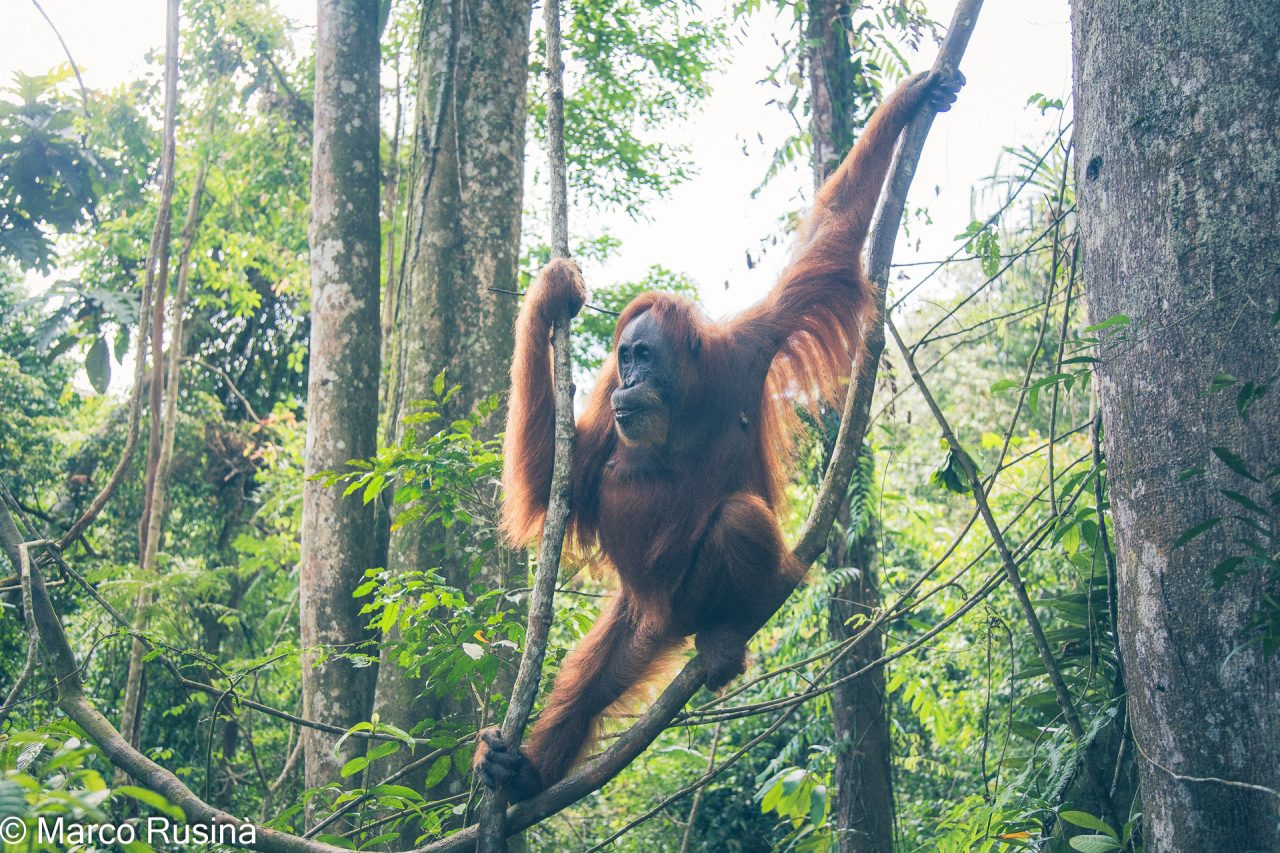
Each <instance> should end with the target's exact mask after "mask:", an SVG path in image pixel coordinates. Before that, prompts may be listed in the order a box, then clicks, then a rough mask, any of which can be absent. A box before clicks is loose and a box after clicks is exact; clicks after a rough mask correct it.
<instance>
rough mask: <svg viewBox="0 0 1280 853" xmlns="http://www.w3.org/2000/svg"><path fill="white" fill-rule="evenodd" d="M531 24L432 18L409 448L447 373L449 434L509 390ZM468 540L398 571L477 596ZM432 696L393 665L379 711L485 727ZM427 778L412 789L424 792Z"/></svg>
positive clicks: (500, 570) (396, 394) (406, 363)
mask: <svg viewBox="0 0 1280 853" xmlns="http://www.w3.org/2000/svg"><path fill="white" fill-rule="evenodd" d="M531 10H532V7H531V6H530V5H529V4H528V3H522V2H517V0H481V2H478V3H472V4H468V5H465V6H464V5H462V4H460V3H458V2H456V0H442V2H439V3H434V4H429V5H428V6H427V7H426V8H425V10H424V12H423V16H422V35H421V42H420V46H419V55H418V102H417V110H416V111H417V115H416V128H417V131H416V144H417V146H418V150H417V152H416V156H415V158H414V160H415V173H414V175H413V176H412V187H411V190H410V194H409V201H408V226H407V228H406V231H405V241H406V243H405V260H404V267H403V270H402V271H401V275H402V277H403V278H402V281H401V286H400V288H399V293H400V296H399V302H398V304H397V305H396V306H395V317H394V318H393V320H392V329H393V335H394V340H393V342H392V346H391V352H392V353H393V356H392V358H393V359H394V364H393V370H394V376H393V378H392V381H391V384H390V387H391V396H392V399H391V401H390V402H389V409H390V412H391V424H392V429H393V430H394V432H395V438H396V440H399V439H400V438H402V437H403V434H404V421H403V419H404V416H405V415H406V414H410V413H411V412H412V411H413V408H412V406H413V404H414V403H415V402H417V401H420V400H425V399H429V398H431V397H432V391H431V384H432V380H433V379H434V377H435V376H436V374H438V373H439V372H440V371H441V370H445V371H446V381H447V384H449V385H454V384H458V385H461V386H462V387H461V391H460V392H459V393H458V394H457V395H456V396H455V397H454V398H453V399H452V400H451V401H450V403H449V405H448V406H447V407H446V409H445V422H448V420H449V419H451V418H456V417H461V416H463V415H465V414H467V413H468V412H470V411H471V410H472V409H473V408H474V406H475V405H476V403H477V402H478V401H480V400H483V399H485V398H486V397H488V396H489V395H491V394H493V393H495V392H499V391H503V390H504V389H505V388H506V386H507V382H508V378H507V374H508V370H509V369H510V364H511V353H512V347H513V337H512V327H513V324H514V322H515V316H516V310H517V308H518V301H517V299H516V297H514V296H513V295H511V293H509V292H508V293H501V292H497V291H495V288H497V289H500V290H504V291H516V290H518V289H519V286H518V279H517V272H518V262H519V254H520V220H521V215H522V212H523V208H522V204H523V191H524V149H525V114H526V98H527V81H528V62H529V25H530V20H531V14H532V12H531ZM500 424H501V417H500V414H499V415H498V416H495V417H494V418H493V419H492V420H491V421H490V423H489V426H488V431H489V433H490V434H493V433H495V432H496V431H497V430H498V429H500ZM456 530H457V528H454V531H456ZM454 531H451V532H447V533H446V531H443V530H441V529H440V528H439V527H437V526H426V525H423V524H420V523H414V524H407V525H405V526H404V527H401V528H399V529H397V530H395V531H394V532H393V533H392V536H391V542H390V548H389V555H388V560H387V562H388V569H389V570H390V571H392V572H393V573H399V572H405V571H411V570H423V569H428V568H432V567H442V568H443V574H444V575H445V577H446V579H447V580H448V581H449V582H450V583H451V584H453V585H455V586H458V587H459V588H466V587H467V586H468V585H469V584H470V581H471V578H470V577H469V567H468V560H467V558H466V556H465V555H464V554H461V553H459V551H460V548H459V546H458V544H457V543H456V541H455V539H454ZM463 535H465V533H463ZM522 556H523V555H515V554H511V553H510V552H503V551H502V549H501V548H499V549H497V552H496V553H495V556H494V557H493V558H492V559H491V563H492V566H491V567H487V568H486V572H489V573H491V575H492V576H491V577H487V578H486V579H485V582H486V584H487V585H488V586H489V587H494V586H498V585H506V586H510V585H513V584H511V583H510V581H511V580H512V578H511V577H509V576H507V575H510V574H511V573H512V572H513V571H514V572H516V573H518V574H519V575H520V577H519V578H518V581H519V582H518V583H515V584H514V585H515V586H522V585H524V583H523V581H524V576H523V569H524V561H523V559H522ZM389 639H394V637H392V638H389ZM422 688H423V679H422V678H421V677H414V676H413V675H411V674H410V673H408V672H407V671H406V670H403V669H401V668H400V667H399V666H398V665H397V664H396V662H395V660H394V658H389V657H388V656H387V655H386V653H385V652H384V657H383V665H382V667H381V668H380V671H379V675H378V690H377V703H376V704H377V708H378V713H379V715H380V718H381V719H382V720H383V721H385V722H389V723H392V724H394V725H397V726H400V727H402V728H404V729H406V730H408V729H411V728H413V726H414V725H416V724H417V723H419V722H421V721H422V720H423V719H426V718H431V719H437V720H439V719H444V718H447V717H456V716H458V715H460V714H466V715H467V719H466V723H467V724H468V725H471V724H474V723H476V722H478V720H476V719H471V717H472V716H473V712H474V710H475V709H474V708H472V707H471V703H470V702H467V703H465V704H462V703H451V702H445V703H440V702H434V701H428V700H426V699H424V698H423V697H422V696H421V693H422ZM409 757H410V756H408V755H397V756H392V757H391V758H389V759H387V760H385V761H383V762H379V766H378V772H379V773H381V772H383V771H389V770H393V769H396V768H398V767H399V766H401V765H402V764H403V763H404V762H405V761H406V760H408V758H409ZM375 775H377V774H375ZM422 775H423V774H422V772H419V773H416V774H414V775H412V776H410V777H408V778H406V779H405V780H402V782H401V784H408V785H415V786H416V785H420V784H421V781H422ZM453 781H454V782H457V780H453ZM408 837H409V840H412V838H413V837H416V835H414V834H409V835H408Z"/></svg>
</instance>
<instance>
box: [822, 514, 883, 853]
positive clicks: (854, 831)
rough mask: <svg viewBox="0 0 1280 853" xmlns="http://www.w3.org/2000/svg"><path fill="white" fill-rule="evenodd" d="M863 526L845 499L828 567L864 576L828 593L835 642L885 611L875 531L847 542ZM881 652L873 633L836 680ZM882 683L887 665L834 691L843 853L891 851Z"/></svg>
mask: <svg viewBox="0 0 1280 853" xmlns="http://www.w3.org/2000/svg"><path fill="white" fill-rule="evenodd" d="M858 524H859V521H858V519H856V518H851V517H850V512H849V499H848V498H846V499H845V504H844V506H842V507H841V508H840V512H839V516H838V525H837V533H836V535H835V536H833V537H832V539H833V541H832V544H831V547H830V548H828V550H827V570H828V571H831V570H834V569H839V568H844V567H855V568H857V569H859V573H858V576H857V577H855V578H852V579H850V580H849V581H847V582H846V583H843V584H841V585H840V586H838V587H836V589H835V590H833V591H832V593H831V602H830V604H829V605H828V610H827V625H828V630H829V631H830V634H831V639H833V640H837V641H838V640H844V639H847V638H849V637H851V636H853V635H854V634H856V633H858V631H859V627H858V623H857V622H855V623H854V624H853V627H850V625H849V621H850V620H851V619H855V618H856V617H859V616H861V617H863V619H864V620H865V618H867V617H869V616H871V614H872V613H873V611H874V610H875V609H876V608H877V607H879V606H880V588H879V581H880V578H879V575H878V573H877V571H876V569H875V553H876V535H875V529H874V527H873V526H872V525H870V524H868V525H867V528H866V530H865V532H863V533H862V534H861V535H857V536H854V537H853V542H852V544H851V545H849V546H848V547H846V545H845V541H844V538H843V534H844V533H845V531H847V530H849V529H850V528H851V527H853V526H857V525H858ZM883 652H884V644H883V640H882V639H881V637H880V634H879V633H878V632H876V633H872V634H871V635H870V636H868V637H867V638H866V639H864V640H862V641H861V642H860V643H858V645H857V646H855V647H854V648H853V650H852V651H850V652H849V654H847V655H845V657H844V658H843V659H842V660H841V661H840V662H839V663H837V664H836V668H835V669H834V670H833V672H832V676H833V677H834V678H839V677H840V676H843V675H848V674H849V673H852V672H857V671H858V670H860V669H862V668H863V667H864V666H866V665H867V664H868V663H870V662H871V661H873V660H876V659H877V658H879V657H880V655H881V654H883ZM884 681H885V679H884V667H883V666H879V667H876V668H875V669H873V670H871V671H870V672H868V673H867V674H866V675H865V676H863V677H861V678H858V679H855V680H853V681H850V682H849V683H847V684H845V685H842V686H841V687H839V688H837V689H836V690H834V691H832V693H831V713H832V721H833V726H834V728H835V745H836V747H835V748H836V766H835V770H834V772H833V775H834V779H833V781H834V783H835V799H834V802H833V804H832V806H833V809H832V814H833V818H834V821H835V830H836V838H837V840H838V842H839V845H840V846H839V849H840V851H841V853H887V851H890V850H892V849H893V817H894V810H893V761H892V751H891V750H892V744H891V742H890V739H889V716H888V713H887V711H886V706H885V695H884Z"/></svg>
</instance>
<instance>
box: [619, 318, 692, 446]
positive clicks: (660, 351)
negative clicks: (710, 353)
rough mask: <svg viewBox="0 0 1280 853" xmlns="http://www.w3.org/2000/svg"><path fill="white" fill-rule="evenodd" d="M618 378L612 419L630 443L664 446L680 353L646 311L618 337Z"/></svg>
mask: <svg viewBox="0 0 1280 853" xmlns="http://www.w3.org/2000/svg"><path fill="white" fill-rule="evenodd" d="M617 355H618V379H619V380H620V381H621V387H619V388H618V390H616V391H614V392H613V398H612V401H611V402H612V403H613V419H614V423H615V424H616V426H617V429H618V435H619V436H620V437H621V438H622V440H623V442H624V443H626V444H628V445H630V446H642V447H661V446H662V445H663V444H665V443H666V441H667V429H668V426H669V423H670V406H671V405H672V403H673V402H674V399H675V395H676V391H677V385H678V383H677V367H678V365H677V362H676V359H677V355H676V352H675V351H674V349H673V348H672V346H671V343H670V342H669V341H668V340H667V339H666V337H665V336H664V335H663V333H662V327H661V326H660V325H659V323H658V322H657V321H656V320H654V319H653V317H652V316H651V315H650V314H648V313H644V314H641V315H640V316H639V317H637V318H636V319H635V320H633V321H631V322H630V323H628V324H627V326H626V328H624V329H623V330H622V334H621V335H620V336H619V338H618V350H617Z"/></svg>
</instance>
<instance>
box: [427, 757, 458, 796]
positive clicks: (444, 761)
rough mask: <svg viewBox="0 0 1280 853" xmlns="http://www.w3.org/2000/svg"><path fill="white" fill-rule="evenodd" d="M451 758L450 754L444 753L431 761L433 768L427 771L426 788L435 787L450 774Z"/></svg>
mask: <svg viewBox="0 0 1280 853" xmlns="http://www.w3.org/2000/svg"><path fill="white" fill-rule="evenodd" d="M450 765H451V759H450V758H449V756H448V755H442V756H440V757H439V758H437V759H436V760H435V761H433V762H432V763H431V769H430V770H428V771H427V778H426V781H425V782H423V787H424V788H434V787H435V786H436V785H439V784H440V782H441V781H442V780H443V779H444V777H446V776H448V775H449V767H450Z"/></svg>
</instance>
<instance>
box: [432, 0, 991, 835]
mask: <svg viewBox="0 0 1280 853" xmlns="http://www.w3.org/2000/svg"><path fill="white" fill-rule="evenodd" d="M552 2H554V0H552ZM549 5H550V4H549ZM981 7H982V0H965V2H962V3H961V4H960V6H959V7H958V8H957V9H956V13H955V16H954V17H953V19H952V21H951V27H950V29H949V30H948V33H947V37H946V38H945V39H944V40H943V43H942V46H941V48H940V50H939V54H938V59H937V62H936V63H935V64H934V69H935V70H952V71H954V70H955V68H956V66H957V65H958V64H959V62H960V57H961V56H962V55H963V54H964V49H965V47H966V46H967V45H968V42H969V36H970V35H971V34H972V32H973V27H974V24H975V23H976V21H977V16H978V11H979V9H981ZM932 123H933V114H932V113H930V112H928V111H924V112H922V113H921V114H920V115H919V116H917V117H916V118H915V119H914V120H913V121H912V123H911V124H910V125H909V126H908V128H907V130H906V133H905V135H904V138H903V141H902V143H901V145H900V147H899V151H898V155H897V156H896V157H895V159H894V164H893V168H892V171H891V173H890V178H889V182H888V192H887V194H886V196H885V199H884V202H883V203H882V205H881V209H880V215H879V217H878V218H877V225H876V228H875V232H874V236H873V239H872V248H871V251H872V253H873V254H872V258H871V263H870V264H869V265H868V268H869V271H870V273H871V275H872V276H873V278H872V280H873V281H876V280H879V281H883V280H885V279H886V278H887V277H888V269H889V264H890V263H891V262H892V254H893V243H894V242H895V240H896V238H897V230H898V225H899V223H900V222H901V220H902V211H903V209H904V207H905V205H906V195H907V190H908V189H909V187H910V185H911V179H912V178H913V177H914V175H915V169H916V163H917V162H918V161H919V158H920V152H921V150H922V149H923V147H924V140H925V137H926V136H927V135H928V132H929V127H930V126H931V125H932ZM876 276H878V277H879V278H878V279H877V278H876ZM879 298H880V299H881V300H883V296H880V297H879ZM882 304H883V302H882ZM877 329H878V331H877ZM877 336H878V337H879V339H880V344H879V348H880V349H883V347H884V331H883V329H879V324H877V325H876V328H873V329H872V330H869V334H868V338H867V347H868V354H870V352H871V350H872V348H873V347H874V346H875V339H876V337H877ZM877 358H878V353H877ZM868 360H870V359H868ZM865 367H866V365H855V368H865ZM868 373H869V371H868V370H865V369H860V370H857V371H856V375H857V376H858V381H857V382H855V384H854V385H853V387H851V388H850V390H849V393H848V394H847V395H846V398H845V405H844V409H843V411H842V414H841V423H840V430H839V432H838V433H837V436H836V447H835V451H834V452H833V454H832V457H831V462H830V464H829V465H828V466H827V473H826V475H825V476H824V477H823V481H822V485H821V487H820V488H819V491H818V495H817V498H816V499H815V501H814V508H813V510H812V511H811V512H810V515H809V519H808V521H807V522H806V523H805V526H804V529H803V531H802V532H801V534H800V538H799V541H798V542H797V544H796V546H795V548H793V550H792V553H793V555H794V556H795V558H796V559H797V560H799V561H800V562H801V563H802V564H804V565H810V564H812V563H813V561H814V560H815V559H817V557H818V555H819V554H821V553H822V551H823V549H824V548H825V547H826V541H827V536H828V535H829V533H830V530H831V525H832V523H833V522H834V520H835V509H836V505H837V504H838V503H839V499H840V496H841V495H842V494H843V493H844V491H845V490H846V489H847V488H848V485H849V477H850V476H851V475H852V473H853V469H854V467H855V465H856V463H857V457H858V452H859V450H860V448H861V446H862V438H863V436H864V435H865V433H866V419H865V417H864V418H861V419H858V421H859V422H858V423H854V422H853V421H854V420H855V418H854V413H855V412H856V411H858V410H859V409H860V408H868V409H869V407H870V401H871V393H872V391H873V390H874V384H875V383H874V381H869V380H868V379H867V378H865V377H866V376H867V374H868ZM855 439H856V441H855ZM704 678H705V671H704V668H703V664H702V661H701V659H700V658H699V657H694V658H693V660H691V661H690V662H689V663H688V664H686V665H685V667H684V669H683V670H681V672H680V674H679V675H677V676H676V677H675V679H674V680H673V681H672V682H671V684H669V685H668V686H667V688H666V690H664V691H663V692H662V695H661V696H659V697H658V699H657V701H656V702H654V704H653V705H652V706H650V708H649V710H648V711H646V712H645V714H644V715H643V716H642V717H641V718H640V720H639V721H638V722H637V723H636V724H635V725H633V726H632V727H631V728H630V729H628V730H627V731H626V732H624V733H623V734H622V736H621V737H619V738H618V739H617V740H616V741H615V742H614V743H613V744H612V745H611V746H610V747H609V748H608V749H606V750H605V751H604V752H602V753H601V754H600V755H598V756H596V757H595V758H593V759H591V760H590V761H588V762H587V763H586V764H585V765H583V767H582V769H581V770H579V771H578V772H577V773H576V774H574V775H573V776H571V777H569V778H567V779H564V780H563V781H561V782H559V783H557V784H555V785H553V786H552V787H550V788H548V789H547V790H545V791H543V792H542V793H540V794H538V795H537V796H535V797H533V798H531V799H528V800H525V801H523V802H520V803H517V804H516V805H514V806H512V807H511V808H509V809H508V810H507V817H506V819H507V827H506V829H507V833H508V834H511V833H514V832H519V831H520V830H522V829H525V828H527V827H529V826H532V825H533V824H535V823H537V822H538V821H541V820H543V819H545V818H547V817H550V816H551V815H553V814H555V813H556V812H559V811H561V810H562V809H564V808H566V807H568V806H569V805H572V804H573V803H575V802H577V801H578V800H580V799H582V798H583V797H585V796H587V795H588V794H590V793H591V792H593V791H595V790H597V789H599V788H601V787H602V786H603V785H604V784H605V783H606V782H608V781H609V780H610V779H612V778H613V777H614V776H616V775H617V774H618V773H619V772H621V771H622V769H623V768H625V767H626V766H627V765H628V764H630V763H631V762H632V761H633V760H635V758H636V757H637V756H639V755H640V753H641V752H643V751H644V750H645V749H646V748H648V746H649V744H651V743H652V742H653V741H654V739H655V738H657V736H658V735H659V734H661V733H662V731H663V730H664V729H665V728H666V727H667V726H668V724H669V723H670V722H671V720H673V719H674V718H675V716H676V715H677V714H678V713H679V712H680V711H681V709H683V708H684V706H685V705H686V704H687V703H688V702H689V700H690V699H692V698H693V695H694V694H695V693H697V691H698V689H699V688H701V687H702V683H703V680H704ZM796 707H798V706H796ZM477 839H478V831H477V830H476V828H475V827H467V828H466V829H463V830H462V831H460V832H458V833H456V834H454V835H451V836H449V837H448V838H445V839H442V840H440V841H437V842H435V843H433V844H428V845H426V846H425V847H423V848H421V851H422V853H446V851H448V853H462V851H469V850H471V849H473V848H474V846H475V844H476V842H477Z"/></svg>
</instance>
